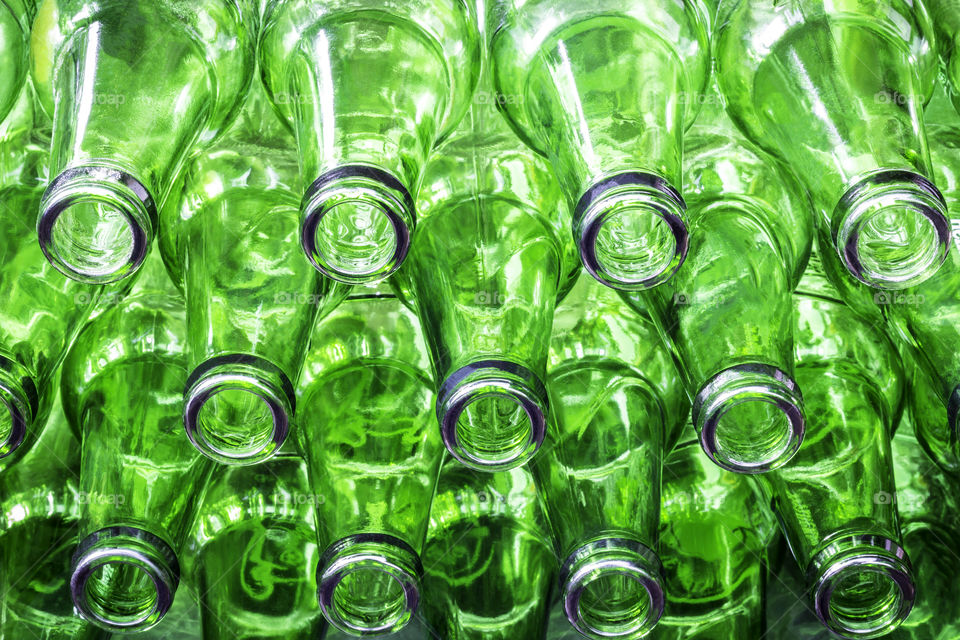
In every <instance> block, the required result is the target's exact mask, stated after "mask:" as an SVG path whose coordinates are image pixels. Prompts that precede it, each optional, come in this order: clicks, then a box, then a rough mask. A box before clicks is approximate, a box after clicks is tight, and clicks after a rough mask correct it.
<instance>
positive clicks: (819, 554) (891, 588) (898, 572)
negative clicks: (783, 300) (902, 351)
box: [753, 248, 916, 638]
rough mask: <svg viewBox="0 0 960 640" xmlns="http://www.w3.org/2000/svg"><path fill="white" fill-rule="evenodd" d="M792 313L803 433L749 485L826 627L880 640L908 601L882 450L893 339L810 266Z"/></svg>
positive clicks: (893, 403)
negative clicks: (767, 509) (759, 495)
mask: <svg viewBox="0 0 960 640" xmlns="http://www.w3.org/2000/svg"><path fill="white" fill-rule="evenodd" d="M827 250H829V248H828V249H827ZM811 265H812V266H816V264H815V263H814V262H813V261H811ZM794 305H795V306H794V310H795V314H796V325H795V332H796V334H795V335H796V356H797V368H796V373H797V382H799V383H800V385H801V386H802V387H803V390H804V401H805V403H806V406H807V409H808V411H807V416H808V420H809V423H810V424H809V429H808V435H807V437H806V438H805V440H804V442H803V444H802V445H801V447H800V450H799V451H798V452H797V455H796V456H795V457H794V459H793V460H792V461H791V462H790V464H788V465H786V466H784V467H782V468H780V469H778V470H776V471H771V472H769V473H765V474H762V475H757V476H753V477H754V478H755V479H756V481H757V482H758V483H759V484H760V486H761V488H762V490H763V492H764V495H765V496H766V498H767V499H768V501H769V502H770V504H771V505H772V508H773V510H774V511H775V512H776V513H777V516H778V518H779V520H780V523H781V527H782V529H783V533H784V535H785V537H786V539H787V542H788V543H789V545H790V549H791V550H792V552H793V556H794V558H795V559H796V563H797V565H798V567H799V569H800V571H801V572H802V573H804V574H805V579H804V582H805V587H804V591H805V592H808V593H809V594H810V597H811V599H812V601H811V605H812V608H813V609H814V611H815V613H816V615H817V617H818V618H819V619H820V620H821V622H822V623H823V625H824V626H825V627H826V628H828V629H829V630H830V631H832V632H833V633H834V634H836V635H838V636H840V637H842V638H876V637H880V636H882V635H884V634H887V633H889V632H890V631H892V630H893V629H895V628H896V627H897V626H898V625H899V624H900V623H902V622H903V620H905V619H906V617H907V615H908V614H909V612H910V609H911V607H912V606H913V602H914V598H915V593H916V588H915V586H914V585H915V573H914V571H913V569H912V568H911V565H910V561H909V558H908V557H907V554H906V551H905V550H904V546H903V541H902V536H901V530H900V524H899V521H898V517H897V510H896V500H895V496H896V488H895V486H894V474H893V460H892V458H891V450H890V439H891V437H892V431H893V429H892V428H893V426H894V425H896V424H897V422H898V421H899V419H900V412H901V409H902V407H901V398H902V395H903V383H904V381H903V371H902V369H901V366H900V362H899V357H898V354H897V352H896V350H895V349H894V347H893V345H892V343H891V342H890V341H889V340H888V339H887V338H886V336H885V335H883V334H882V332H881V331H880V330H879V328H878V327H876V326H871V325H870V324H868V323H866V322H864V321H863V320H862V319H860V317H859V316H857V315H855V314H854V313H853V311H852V310H851V309H850V308H848V307H846V306H845V305H844V304H843V303H842V302H841V301H840V300H839V298H838V297H837V293H836V291H835V290H834V289H833V287H832V286H831V285H829V283H828V282H827V280H826V279H825V278H824V277H823V276H822V274H821V273H819V272H818V271H817V270H816V269H813V268H808V270H807V273H806V274H805V276H804V278H803V280H802V281H801V283H800V287H799V288H798V291H797V293H796V294H795V296H794Z"/></svg>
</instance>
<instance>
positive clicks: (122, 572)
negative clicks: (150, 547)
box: [84, 561, 160, 627]
mask: <svg viewBox="0 0 960 640" xmlns="http://www.w3.org/2000/svg"><path fill="white" fill-rule="evenodd" d="M158 588H159V587H158V585H157V584H156V583H155V582H154V580H153V577H152V576H151V575H150V574H149V573H147V571H146V570H145V569H144V568H143V567H140V566H137V565H135V564H131V563H129V562H124V561H119V562H109V563H106V564H102V565H100V566H98V567H97V568H96V569H94V570H93V572H92V573H91V574H90V578H89V579H88V580H87V584H86V587H85V589H84V597H85V599H86V603H87V609H88V611H89V612H90V613H91V614H92V615H93V616H94V617H95V618H97V619H98V620H101V621H108V622H109V624H110V625H111V626H118V627H130V626H136V625H139V624H140V623H142V622H144V621H146V620H148V619H149V618H150V617H151V616H152V615H153V614H154V613H156V611H157V607H158V604H159V602H160V595H159V593H158Z"/></svg>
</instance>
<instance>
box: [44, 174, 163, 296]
mask: <svg viewBox="0 0 960 640" xmlns="http://www.w3.org/2000/svg"><path fill="white" fill-rule="evenodd" d="M156 219H157V212H156V207H155V206H154V202H153V198H152V197H151V195H150V192H149V190H148V189H147V188H146V187H145V186H144V185H143V183H142V182H140V181H139V180H137V179H136V178H135V177H133V176H132V175H131V174H129V173H126V172H124V171H121V170H119V169H116V168H113V167H109V166H103V165H85V166H81V167H73V168H70V169H66V170H64V171H63V172H62V173H60V175H58V176H57V177H56V178H55V179H54V180H53V181H52V182H51V183H50V185H49V186H48V187H47V189H46V191H44V194H43V197H42V199H41V201H40V216H39V218H37V235H38V237H39V240H40V248H41V249H42V250H43V254H44V255H45V256H46V258H47V260H48V261H49V262H50V264H52V265H53V266H54V267H55V268H56V269H57V271H59V272H60V273H62V274H64V275H65V276H67V277H68V278H71V279H73V280H77V281H79V282H86V283H92V284H108V283H111V282H116V281H118V280H122V279H124V278H126V277H128V276H130V275H132V274H133V273H134V272H136V271H137V269H139V268H140V266H141V265H142V264H143V261H144V259H146V257H147V253H149V251H150V245H151V243H152V242H153V235H154V229H155V228H156Z"/></svg>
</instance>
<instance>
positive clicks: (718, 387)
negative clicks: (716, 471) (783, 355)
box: [693, 363, 805, 474]
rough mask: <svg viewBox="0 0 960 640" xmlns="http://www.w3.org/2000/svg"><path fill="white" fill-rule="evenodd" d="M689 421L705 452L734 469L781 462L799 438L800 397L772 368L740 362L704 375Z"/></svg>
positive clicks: (762, 468)
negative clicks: (706, 376)
mask: <svg viewBox="0 0 960 640" xmlns="http://www.w3.org/2000/svg"><path fill="white" fill-rule="evenodd" d="M693 424H694V425H695V426H696V428H697V431H698V432H699V433H700V444H701V446H702V447H703V450H704V452H705V453H706V454H707V456H708V457H709V458H710V459H711V460H712V461H713V462H714V463H716V464H717V465H719V466H720V467H722V468H724V469H727V470H728V471H733V472H735V473H749V474H753V473H765V472H767V471H771V470H773V469H777V468H779V467H782V466H783V465H785V464H786V463H787V462H789V461H790V459H791V458H792V457H793V456H794V454H796V453H797V451H798V450H799V449H800V444H801V443H802V442H803V436H804V430H805V419H804V413H803V397H802V396H801V394H800V388H799V387H798V386H797V383H796V382H794V381H793V379H792V378H791V377H790V376H788V375H787V374H786V373H784V372H783V371H781V370H779V369H777V368H776V367H771V366H769V365H765V364H760V363H748V364H739V365H734V366H732V367H728V368H727V369H724V370H723V371H721V372H720V373H718V374H716V375H715V376H713V377H712V378H711V379H710V380H708V381H707V382H706V383H705V384H704V385H703V386H702V387H701V388H700V391H699V392H698V393H697V396H696V398H694V401H693Z"/></svg>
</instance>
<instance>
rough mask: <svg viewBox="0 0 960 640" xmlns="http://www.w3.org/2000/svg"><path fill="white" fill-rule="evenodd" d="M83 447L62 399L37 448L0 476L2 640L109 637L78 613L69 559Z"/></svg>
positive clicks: (80, 496)
mask: <svg viewBox="0 0 960 640" xmlns="http://www.w3.org/2000/svg"><path fill="white" fill-rule="evenodd" d="M79 471H80V447H79V443H78V442H77V440H76V438H75V437H74V435H73V433H72V431H71V430H70V427H69V426H68V424H67V421H66V418H65V417H64V415H63V410H62V408H61V407H60V403H59V400H56V401H55V402H54V403H53V407H52V409H51V412H50V417H49V419H48V420H47V423H46V425H45V426H44V427H43V430H42V432H41V434H40V435H39V437H38V438H37V439H36V445H35V446H34V447H33V448H32V449H31V451H30V453H28V454H27V455H26V456H25V457H24V458H23V459H22V460H21V461H20V464H19V465H18V466H17V467H16V468H14V469H12V470H10V471H9V472H7V473H5V474H4V475H3V476H0V638H4V639H7V638H9V639H10V640H19V639H25V640H106V638H108V637H109V634H108V633H107V632H106V631H103V630H101V629H98V628H97V627H95V626H93V625H92V624H90V623H89V622H87V621H85V620H84V619H83V618H80V617H78V616H76V615H75V614H74V612H73V605H72V603H71V601H70V581H69V577H70V556H71V554H72V553H73V550H74V549H75V548H76V545H77V536H78V534H79V524H78V521H77V519H78V515H79V511H80V509H81V505H82V504H83V501H84V499H85V496H84V494H82V493H80V492H79V489H78V480H79Z"/></svg>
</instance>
